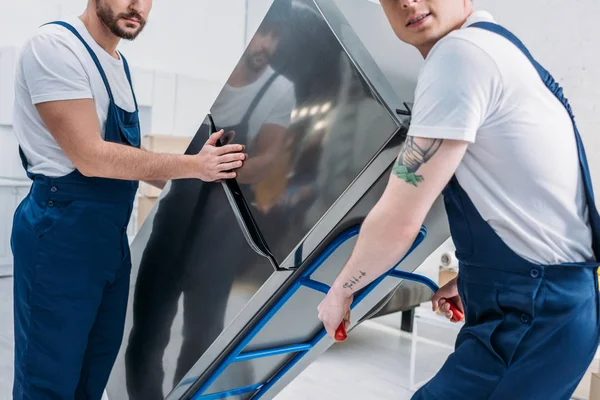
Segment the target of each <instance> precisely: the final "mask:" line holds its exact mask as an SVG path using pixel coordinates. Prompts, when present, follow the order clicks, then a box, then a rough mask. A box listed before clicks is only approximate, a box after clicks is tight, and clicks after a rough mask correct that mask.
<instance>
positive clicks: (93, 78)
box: [11, 0, 246, 400]
mask: <svg viewBox="0 0 600 400" xmlns="http://www.w3.org/2000/svg"><path fill="white" fill-rule="evenodd" d="M151 6H152V0H89V2H88V5H87V8H86V10H85V12H84V13H83V14H82V15H81V16H80V17H79V18H72V19H71V20H69V21H64V22H63V21H58V22H53V23H50V24H46V25H44V26H42V27H41V28H40V29H39V31H38V33H37V34H36V35H35V36H33V37H32V38H31V39H30V40H29V41H28V42H27V43H26V44H25V45H24V47H23V50H22V53H21V54H20V58H19V63H18V66H17V74H16V82H15V118H14V121H15V122H14V127H15V134H16V136H17V139H18V141H19V144H20V155H21V158H22V160H23V166H24V168H25V169H26V171H27V174H28V176H29V177H30V178H31V179H32V181H33V183H32V187H31V191H30V193H29V194H28V196H27V197H26V198H25V199H24V200H23V202H22V203H21V204H20V205H19V207H18V209H17V211H16V212H15V217H14V224H13V232H12V238H11V245H12V250H13V254H14V318H15V377H14V378H15V381H14V387H13V398H14V399H17V400H19V399H36V400H44V399H73V398H75V399H100V398H101V397H102V393H103V391H104V387H105V385H106V382H107V380H108V377H109V374H110V371H111V369H112V366H113V363H114V360H115V358H116V355H117V353H118V350H119V346H120V344H121V339H122V332H123V325H124V319H125V312H126V304H127V298H128V289H129V273H130V268H131V261H130V255H129V245H128V239H127V234H126V228H127V225H128V222H129V218H130V214H131V211H132V208H133V200H134V196H135V193H136V190H137V187H138V181H139V180H145V181H155V180H156V181H164V180H169V179H180V178H197V179H201V180H203V181H215V180H220V179H226V178H233V177H235V176H236V174H235V172H226V171H230V170H235V169H237V168H239V167H241V165H242V161H243V160H244V159H245V157H246V155H245V154H243V153H241V151H242V150H243V146H241V145H230V146H224V147H220V148H218V147H216V146H215V145H216V141H217V140H218V138H219V137H220V136H221V135H222V134H223V132H219V133H218V134H216V135H214V136H213V137H211V138H210V139H209V140H208V141H207V142H206V143H205V145H204V147H203V148H202V149H201V150H200V152H199V153H198V154H197V155H187V156H186V155H164V154H153V153H150V152H146V151H143V150H140V149H139V147H140V126H139V119H138V112H137V111H138V110H137V102H136V99H135V94H134V93H133V87H132V84H131V75H130V71H129V68H128V65H127V61H126V60H125V58H124V57H123V56H122V54H121V53H120V52H118V51H117V46H118V44H119V42H120V40H121V39H127V40H133V39H135V38H136V37H137V36H138V35H139V33H140V32H141V31H142V29H143V28H144V26H145V24H146V19H147V17H148V14H149V12H150V9H151Z"/></svg>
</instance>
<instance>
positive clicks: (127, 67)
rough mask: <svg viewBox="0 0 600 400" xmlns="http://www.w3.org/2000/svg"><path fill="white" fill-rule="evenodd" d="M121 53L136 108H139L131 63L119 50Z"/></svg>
mask: <svg viewBox="0 0 600 400" xmlns="http://www.w3.org/2000/svg"><path fill="white" fill-rule="evenodd" d="M119 55H120V56H121V58H122V59H123V66H124V67H125V75H127V80H128V81H129V87H130V88H131V94H132V95H133V102H134V103H135V109H136V110H137V109H138V103H137V99H136V97H135V91H134V90H133V82H132V80H131V72H130V71H129V63H128V62H127V60H126V59H125V57H124V56H123V54H122V53H121V52H119Z"/></svg>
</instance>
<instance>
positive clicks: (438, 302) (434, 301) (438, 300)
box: [431, 292, 446, 312]
mask: <svg viewBox="0 0 600 400" xmlns="http://www.w3.org/2000/svg"><path fill="white" fill-rule="evenodd" d="M445 302H446V299H444V298H443V297H440V293H439V292H438V293H436V294H434V295H433V297H432V298H431V305H432V306H433V312H438V310H439V309H440V307H442V305H444V303H445Z"/></svg>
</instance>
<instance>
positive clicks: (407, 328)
mask: <svg viewBox="0 0 600 400" xmlns="http://www.w3.org/2000/svg"><path fill="white" fill-rule="evenodd" d="M414 320H415V309H414V308H411V309H410V310H407V311H402V322H401V324H400V329H401V330H402V331H404V332H408V333H412V331H413V323H414Z"/></svg>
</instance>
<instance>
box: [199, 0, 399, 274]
mask: <svg viewBox="0 0 600 400" xmlns="http://www.w3.org/2000/svg"><path fill="white" fill-rule="evenodd" d="M275 76H276V78H273V77H275ZM250 93H252V96H250V95H249V94H250ZM244 95H248V100H247V101H246V102H245V103H243V102H241V101H240V97H241V96H244ZM257 100H258V103H255V102H256V101H257ZM232 104H234V105H236V106H239V107H238V109H237V110H238V112H236V113H232V112H231V109H230V108H228V107H229V106H231V105H232ZM211 114H212V116H213V118H214V121H215V124H216V125H217V129H225V130H226V132H227V133H230V132H234V136H233V140H232V141H231V142H233V143H241V144H244V145H245V146H246V149H247V152H248V154H249V159H248V161H247V162H246V164H245V166H244V167H243V168H242V169H241V170H239V177H238V179H236V181H237V183H238V184H239V188H240V191H241V196H243V198H244V199H245V200H246V203H247V204H248V207H249V214H250V215H246V216H245V218H246V224H247V225H248V226H251V225H254V224H256V226H257V227H258V230H259V231H260V232H261V233H262V237H263V238H264V240H265V242H266V244H264V245H263V247H266V248H265V252H268V253H270V254H272V255H273V256H274V259H275V261H276V263H277V265H281V263H282V262H283V260H284V259H285V258H286V257H287V256H288V255H289V254H290V252H291V251H292V250H293V249H294V247H295V246H296V245H297V244H298V243H299V242H300V241H301V239H302V238H303V237H304V236H305V235H306V234H307V233H308V232H309V230H310V229H312V227H313V226H314V225H315V223H316V222H317V221H318V220H319V219H321V218H322V217H323V216H324V214H325V213H326V212H327V211H328V209H329V208H330V207H331V206H332V205H333V203H334V202H335V201H336V200H337V199H338V198H339V197H340V195H342V193H343V192H344V190H345V189H346V188H347V187H348V186H349V185H350V183H351V182H352V180H353V179H355V178H356V176H357V175H358V174H359V173H360V171H361V170H362V169H363V168H365V167H366V166H367V164H368V163H369V161H370V160H371V159H372V158H373V157H374V156H375V155H376V153H377V152H378V151H379V150H380V149H381V148H382V147H383V146H384V144H385V143H386V142H387V141H388V140H389V139H390V137H391V136H392V135H394V133H395V132H396V130H397V124H396V122H395V121H394V120H393V119H392V118H391V116H389V115H388V113H387V110H386V109H385V107H384V106H383V105H382V104H381V103H380V102H379V101H378V100H377V97H376V94H375V93H374V91H373V90H372V88H370V86H369V84H368V82H367V81H365V80H364V79H363V78H362V77H361V75H360V73H359V71H358V70H357V69H356V68H354V66H353V65H352V61H351V59H350V57H349V56H348V55H347V54H346V53H345V52H344V51H343V49H342V47H341V45H340V43H339V42H338V40H337V38H336V36H335V34H334V33H333V32H332V31H331V30H330V29H329V27H328V25H327V23H326V21H325V20H324V19H323V18H322V17H321V15H320V14H319V12H318V9H317V7H316V6H315V5H314V4H313V3H312V1H300V2H295V6H294V7H290V2H287V1H276V2H275V3H274V6H273V7H272V8H271V9H270V10H269V12H268V14H267V16H266V17H265V20H264V21H263V23H262V24H261V26H260V27H259V28H258V31H257V33H256V35H255V36H254V37H253V39H252V41H251V42H250V44H249V46H248V48H247V50H246V51H245V53H244V55H243V56H242V58H241V60H240V62H239V63H238V65H237V66H236V68H235V71H234V72H233V73H232V75H231V76H230V78H229V80H228V82H227V83H226V85H225V87H224V89H223V91H222V92H221V93H220V95H219V96H218V98H217V100H216V101H215V105H214V106H213V107H212V109H211ZM257 245H259V246H261V243H257Z"/></svg>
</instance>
